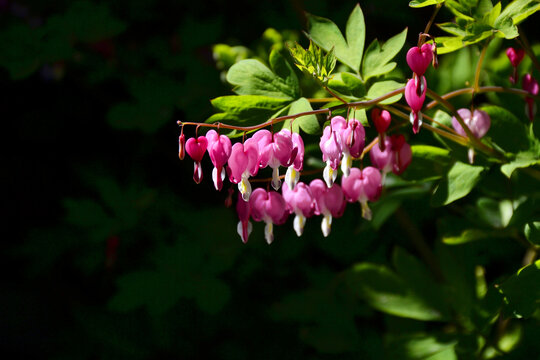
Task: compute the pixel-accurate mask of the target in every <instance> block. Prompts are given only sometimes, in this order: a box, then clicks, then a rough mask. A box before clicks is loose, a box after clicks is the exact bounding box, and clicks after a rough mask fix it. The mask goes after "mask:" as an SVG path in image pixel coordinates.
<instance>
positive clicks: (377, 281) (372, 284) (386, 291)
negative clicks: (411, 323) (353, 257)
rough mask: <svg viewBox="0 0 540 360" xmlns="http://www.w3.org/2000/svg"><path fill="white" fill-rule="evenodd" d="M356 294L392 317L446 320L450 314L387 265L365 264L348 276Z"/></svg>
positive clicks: (354, 268)
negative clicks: (417, 291) (412, 287)
mask: <svg viewBox="0 0 540 360" xmlns="http://www.w3.org/2000/svg"><path fill="white" fill-rule="evenodd" d="M347 279H348V284H349V287H350V288H351V290H352V291H354V292H355V293H356V294H357V295H358V296H359V297H361V298H363V299H365V300H366V301H367V302H368V303H369V304H370V305H371V306H372V307H374V308H375V309H377V310H380V311H383V312H386V313H388V314H391V315H395V316H401V317H406V318H411V319H417V320H424V321H438V320H444V319H445V318H446V314H444V313H441V309H439V308H433V307H432V306H431V305H430V304H429V302H428V301H426V299H424V298H422V297H421V296H419V294H416V293H415V292H413V290H412V289H411V287H410V284H407V283H406V282H405V281H404V280H403V279H402V278H400V277H399V276H398V275H396V274H395V273H394V272H392V271H391V270H389V269H388V268H387V267H385V266H384V265H378V264H370V263H362V264H358V265H355V266H354V267H353V268H352V269H351V270H350V272H349V274H348V278H347Z"/></svg>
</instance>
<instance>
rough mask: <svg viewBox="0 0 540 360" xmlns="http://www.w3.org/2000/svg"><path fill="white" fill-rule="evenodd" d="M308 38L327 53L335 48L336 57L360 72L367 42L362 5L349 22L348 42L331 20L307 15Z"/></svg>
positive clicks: (347, 30)
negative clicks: (365, 42)
mask: <svg viewBox="0 0 540 360" xmlns="http://www.w3.org/2000/svg"><path fill="white" fill-rule="evenodd" d="M307 18H308V32H309V34H308V36H309V38H310V39H311V40H313V41H314V42H315V43H316V44H317V45H319V46H320V47H322V48H323V49H324V50H326V51H330V49H332V48H334V49H335V53H336V57H337V58H338V59H339V60H340V61H341V62H342V63H344V64H345V65H347V66H349V67H350V68H351V69H353V70H354V71H356V72H358V71H359V68H360V62H361V60H362V53H363V51H364V41H365V36H366V34H365V23H364V15H363V13H362V9H361V8H360V5H356V6H355V8H354V9H353V11H352V13H351V15H350V16H349V19H348V21H347V28H346V30H345V33H346V36H347V40H345V38H344V37H343V35H342V33H341V31H340V30H339V28H338V27H337V25H336V24H334V23H333V22H332V21H331V20H329V19H326V18H323V17H319V16H315V15H312V14H307Z"/></svg>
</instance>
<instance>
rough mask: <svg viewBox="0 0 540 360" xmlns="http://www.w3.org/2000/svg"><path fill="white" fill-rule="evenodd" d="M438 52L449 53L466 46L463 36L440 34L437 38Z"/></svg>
mask: <svg viewBox="0 0 540 360" xmlns="http://www.w3.org/2000/svg"><path fill="white" fill-rule="evenodd" d="M435 42H436V43H437V54H439V55H442V54H448V53H450V52H452V51H456V50H459V49H461V48H462V47H463V46H465V44H464V42H463V36H439V37H436V38H435Z"/></svg>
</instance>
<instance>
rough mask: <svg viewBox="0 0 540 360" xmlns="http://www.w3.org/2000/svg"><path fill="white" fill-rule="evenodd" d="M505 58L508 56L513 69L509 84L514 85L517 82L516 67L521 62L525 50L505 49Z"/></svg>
mask: <svg viewBox="0 0 540 360" xmlns="http://www.w3.org/2000/svg"><path fill="white" fill-rule="evenodd" d="M506 56H508V59H509V60H510V63H511V64H512V67H513V68H514V69H513V72H512V75H510V82H511V83H512V84H515V83H516V82H517V81H518V77H517V67H518V65H519V64H520V63H521V61H522V60H523V57H524V56H525V50H523V49H518V50H516V49H514V48H511V47H510V48H508V49H506Z"/></svg>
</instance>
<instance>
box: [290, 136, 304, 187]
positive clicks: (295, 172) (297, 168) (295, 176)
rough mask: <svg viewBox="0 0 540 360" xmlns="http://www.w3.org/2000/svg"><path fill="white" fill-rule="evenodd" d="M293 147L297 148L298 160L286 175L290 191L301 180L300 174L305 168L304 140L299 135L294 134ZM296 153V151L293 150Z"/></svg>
mask: <svg viewBox="0 0 540 360" xmlns="http://www.w3.org/2000/svg"><path fill="white" fill-rule="evenodd" d="M292 142H293V147H294V148H296V149H297V150H296V158H295V159H294V162H293V163H292V164H291V165H290V166H289V167H288V168H287V173H285V182H286V183H287V185H289V188H290V189H294V187H295V186H296V184H297V183H298V180H300V172H301V171H302V169H303V168H304V153H305V150H304V140H302V137H301V136H300V134H298V133H293V134H292ZM293 151H294V150H293Z"/></svg>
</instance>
